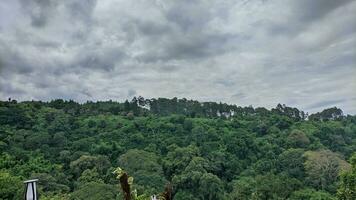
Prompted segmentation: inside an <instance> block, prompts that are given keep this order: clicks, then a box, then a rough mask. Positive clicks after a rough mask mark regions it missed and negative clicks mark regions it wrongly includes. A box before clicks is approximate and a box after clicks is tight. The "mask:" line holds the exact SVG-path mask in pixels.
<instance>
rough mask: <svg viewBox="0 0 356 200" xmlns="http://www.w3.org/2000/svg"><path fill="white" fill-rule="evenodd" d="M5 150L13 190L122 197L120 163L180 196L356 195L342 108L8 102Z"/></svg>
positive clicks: (2, 129)
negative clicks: (26, 184) (29, 186)
mask: <svg viewBox="0 0 356 200" xmlns="http://www.w3.org/2000/svg"><path fill="white" fill-rule="evenodd" d="M0 152H1V153H0V172H1V173H0V184H1V185H0V186H1V187H0V198H5V199H20V198H21V197H20V198H18V197H19V196H18V195H20V196H21V195H22V192H23V184H22V181H23V180H25V179H30V178H39V184H38V185H39V192H40V195H41V198H42V199H53V200H56V199H122V196H123V195H122V191H121V190H120V189H119V187H118V181H117V179H115V177H113V175H112V171H114V169H115V168H116V166H121V167H123V168H124V169H125V170H127V173H128V174H130V175H131V176H132V177H135V184H134V186H133V188H134V189H136V191H137V193H138V194H142V195H143V196H142V198H149V196H150V195H153V194H160V193H161V192H162V190H163V188H164V186H165V184H166V183H167V182H171V183H172V186H173V196H174V199H177V200H180V199H182V200H183V199H192V200H194V199H195V200H204V199H207V200H209V199H222V200H224V199H226V200H230V199H231V200H234V199H333V198H335V197H336V195H335V194H336V193H337V197H338V198H339V199H355V198H354V195H355V193H354V191H355V175H354V174H355V172H354V168H355V167H354V165H355V164H353V168H352V170H351V171H350V165H349V164H348V163H347V162H346V160H349V159H350V158H351V156H352V154H353V153H354V152H356V117H355V116H350V115H348V116H345V115H344V114H343V113H342V111H341V110H340V109H338V108H331V109H326V110H324V111H322V112H319V113H316V114H312V115H309V117H308V115H307V114H305V113H304V112H303V111H300V110H298V109H297V108H291V107H288V106H286V105H283V104H278V105H277V107H276V108H273V109H271V110H268V109H266V108H253V107H251V106H249V107H239V106H236V105H228V104H224V103H215V102H198V101H193V100H187V99H177V98H173V99H165V98H158V99H144V98H142V97H138V98H134V99H133V100H131V101H126V102H124V103H118V102H113V101H106V102H102V101H99V102H86V103H82V104H80V103H77V102H74V101H72V100H69V101H67V100H61V99H57V100H53V101H50V102H40V101H28V102H17V101H15V100H10V101H0ZM354 160H355V158H353V159H351V160H350V161H351V163H354ZM342 171H345V172H342ZM340 173H341V174H342V175H341V176H339V174H340ZM337 188H338V189H337ZM138 197H139V195H138V196H137V198H138Z"/></svg>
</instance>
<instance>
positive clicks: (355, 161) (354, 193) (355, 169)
mask: <svg viewBox="0 0 356 200" xmlns="http://www.w3.org/2000/svg"><path fill="white" fill-rule="evenodd" d="M350 163H351V166H352V168H351V170H350V171H346V172H343V173H342V174H341V176H340V180H341V182H340V185H339V188H338V190H337V197H338V199H340V200H352V199H356V153H354V154H353V156H352V157H351V159H350Z"/></svg>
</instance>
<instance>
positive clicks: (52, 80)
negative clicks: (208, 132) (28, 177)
mask: <svg viewBox="0 0 356 200" xmlns="http://www.w3.org/2000/svg"><path fill="white" fill-rule="evenodd" d="M355 19H356V2H355V1H352V0H338V1H335V0H314V1H308V0H300V1H294V0H289V1H286V0H254V1H248V0H218V1H213V0H204V1H203V0H202V1H198V0H179V1H163V0H151V1H147V0H137V1H127V0H126V1H124V0H100V1H97V0H63V1H56V0H5V1H4V2H2V3H1V4H0V99H7V98H8V97H12V98H14V99H19V100H31V99H35V100H49V99H54V98H66V99H74V100H77V101H86V100H108V99H113V100H119V101H122V100H124V99H127V98H132V97H133V96H134V95H142V96H144V97H146V98H151V97H175V96H176V97H185V98H192V99H197V100H201V101H223V102H227V103H234V104H237V105H253V106H265V107H274V106H275V105H276V104H278V103H285V104H287V105H290V106H296V107H298V108H300V109H303V110H306V111H309V112H314V111H318V110H321V109H323V108H325V107H330V106H339V107H341V108H342V109H343V110H344V111H345V112H346V113H351V114H356V92H355V91H356V78H355V77H356V60H355V59H356V49H355V47H356V23H355Z"/></svg>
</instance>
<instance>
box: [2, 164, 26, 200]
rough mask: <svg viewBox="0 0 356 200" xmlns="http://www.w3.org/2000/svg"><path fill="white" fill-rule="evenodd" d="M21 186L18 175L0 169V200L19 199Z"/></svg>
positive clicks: (21, 190)
mask: <svg viewBox="0 0 356 200" xmlns="http://www.w3.org/2000/svg"><path fill="white" fill-rule="evenodd" d="M23 188H24V184H23V183H22V181H21V179H20V178H19V177H16V176H12V175H10V174H9V173H8V172H4V171H0V200H10V199H14V200H15V199H21V198H22V193H23Z"/></svg>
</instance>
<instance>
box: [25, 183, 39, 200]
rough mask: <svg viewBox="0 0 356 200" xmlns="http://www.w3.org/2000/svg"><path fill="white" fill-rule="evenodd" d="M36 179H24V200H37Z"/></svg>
mask: <svg viewBox="0 0 356 200" xmlns="http://www.w3.org/2000/svg"><path fill="white" fill-rule="evenodd" d="M37 181H38V179H33V180H28V181H24V183H25V185H26V186H25V187H26V188H25V200H38V197H37V185H36V182H37Z"/></svg>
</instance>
